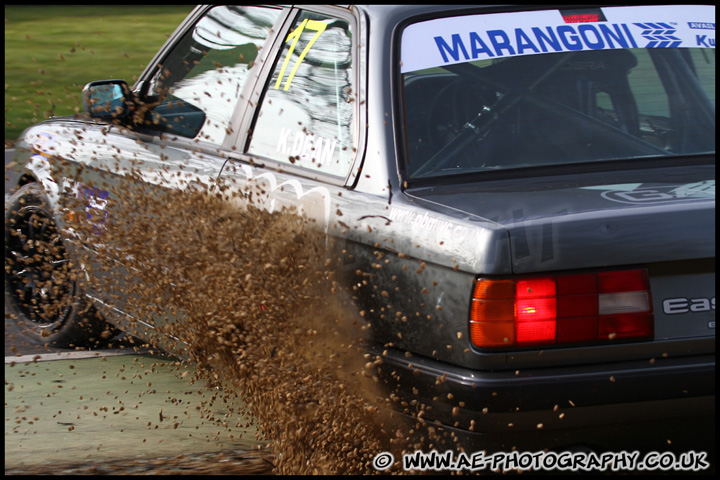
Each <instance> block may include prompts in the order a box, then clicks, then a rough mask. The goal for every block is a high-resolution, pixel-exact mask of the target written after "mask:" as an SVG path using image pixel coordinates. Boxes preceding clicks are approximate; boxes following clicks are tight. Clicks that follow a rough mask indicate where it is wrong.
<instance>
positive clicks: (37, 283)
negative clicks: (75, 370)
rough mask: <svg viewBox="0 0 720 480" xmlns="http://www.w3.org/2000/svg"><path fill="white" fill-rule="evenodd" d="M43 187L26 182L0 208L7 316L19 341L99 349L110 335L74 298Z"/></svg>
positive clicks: (68, 265)
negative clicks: (19, 338)
mask: <svg viewBox="0 0 720 480" xmlns="http://www.w3.org/2000/svg"><path fill="white" fill-rule="evenodd" d="M76 275H77V270H76V269H74V268H73V266H72V263H71V261H70V259H69V258H68V254H67V250H66V249H65V246H64V245H63V241H62V238H61V235H60V231H59V228H58V226H57V224H56V223H55V220H54V217H53V213H52V207H51V205H50V202H49V199H48V197H47V195H46V194H45V192H44V191H43V189H42V187H41V186H39V185H37V184H35V183H29V184H27V185H24V186H22V187H21V188H20V189H18V190H17V192H15V193H14V194H13V195H12V197H11V198H10V200H9V201H8V202H7V205H6V207H5V308H6V314H7V315H6V317H8V318H7V319H8V320H9V321H10V322H14V324H12V325H11V328H10V330H14V331H15V333H16V334H17V335H19V336H20V337H21V338H22V339H23V340H25V341H28V342H30V343H32V344H36V345H45V344H47V345H50V346H53V347H58V348H93V347H99V346H102V345H103V344H104V343H105V342H106V341H107V340H109V339H110V337H112V336H113V335H114V333H115V331H114V329H112V328H110V327H108V325H107V324H106V322H105V321H104V320H103V319H102V318H101V317H100V315H99V314H98V313H97V311H96V310H95V309H94V308H93V307H92V306H91V305H89V304H88V303H87V302H86V301H85V300H84V299H83V298H82V296H81V295H80V294H79V291H78V285H77V281H76Z"/></svg>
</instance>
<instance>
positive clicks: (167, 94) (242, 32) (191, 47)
mask: <svg viewBox="0 0 720 480" xmlns="http://www.w3.org/2000/svg"><path fill="white" fill-rule="evenodd" d="M280 12H281V10H279V9H273V8H265V7H256V6H250V7H237V6H227V7H226V6H219V7H214V8H212V9H211V10H209V11H208V12H207V13H206V14H205V15H204V16H203V17H202V18H201V19H200V20H199V21H198V22H197V24H196V25H195V26H194V27H193V28H192V29H191V30H189V31H188V32H187V33H186V34H185V36H184V37H183V38H182V39H180V41H179V42H178V43H177V44H176V45H175V46H174V47H173V49H172V51H171V52H170V53H169V55H168V56H167V57H166V58H165V59H164V60H163V62H162V64H161V65H160V66H159V68H158V70H157V72H156V73H155V75H154V76H153V78H152V79H151V80H150V84H149V88H148V91H147V98H146V103H148V104H150V105H151V106H152V107H153V108H152V110H151V111H150V112H149V114H148V115H149V116H148V117H146V125H147V127H149V128H150V129H152V130H156V131H157V130H159V131H162V132H168V133H173V134H176V135H180V136H183V137H189V138H198V139H199V140H203V141H206V142H211V143H215V144H221V143H222V142H223V140H224V138H225V135H226V134H227V133H228V132H227V131H228V128H229V124H230V119H231V117H232V114H233V111H234V109H235V105H236V104H237V101H238V99H239V97H240V93H241V92H242V89H243V86H244V84H245V80H246V79H247V77H248V73H249V71H250V69H251V68H252V66H253V64H254V62H255V59H256V57H257V56H258V52H259V51H260V49H261V48H262V47H263V46H264V44H265V40H266V39H267V38H268V36H269V35H270V34H271V31H272V28H273V25H274V24H275V22H276V20H277V19H278V17H279V15H280Z"/></svg>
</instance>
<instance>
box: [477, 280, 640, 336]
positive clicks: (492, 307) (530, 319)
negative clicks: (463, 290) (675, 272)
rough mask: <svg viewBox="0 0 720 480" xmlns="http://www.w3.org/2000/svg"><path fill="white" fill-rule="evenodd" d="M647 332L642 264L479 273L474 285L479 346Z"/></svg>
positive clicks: (630, 334)
mask: <svg viewBox="0 0 720 480" xmlns="http://www.w3.org/2000/svg"><path fill="white" fill-rule="evenodd" d="M652 336H653V313H652V302H651V297H650V286H649V282H648V275H647V271H646V270H644V269H635V270H623V271H614V272H597V273H583V274H567V275H562V274H560V275H549V276H533V277H525V278H515V279H488V278H479V279H478V280H477V283H476V284H475V288H474V291H473V299H472V307H471V311H470V338H471V340H472V343H473V344H474V345H475V346H477V347H480V348H502V347H505V348H507V347H525V346H543V345H556V344H574V343H598V342H600V343H602V342H607V341H611V340H614V339H630V338H631V339H649V338H652Z"/></svg>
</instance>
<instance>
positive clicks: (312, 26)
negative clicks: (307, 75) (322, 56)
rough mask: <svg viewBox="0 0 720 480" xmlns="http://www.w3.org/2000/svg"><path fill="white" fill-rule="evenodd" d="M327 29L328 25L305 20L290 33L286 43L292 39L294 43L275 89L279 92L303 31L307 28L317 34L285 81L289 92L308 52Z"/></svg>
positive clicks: (291, 45)
mask: <svg viewBox="0 0 720 480" xmlns="http://www.w3.org/2000/svg"><path fill="white" fill-rule="evenodd" d="M326 27H327V23H323V22H318V21H316V20H309V19H307V18H306V19H305V20H303V22H302V23H301V24H300V25H299V26H298V27H297V28H296V29H295V30H293V31H292V32H290V33H289V34H288V36H287V39H286V40H285V43H288V42H289V41H290V39H292V41H293V42H292V43H291V44H290V50H289V51H288V53H287V56H286V57H285V61H284V62H283V66H282V69H281V70H280V75H279V76H278V79H277V82H275V89H276V90H277V89H278V88H280V83H282V79H283V77H284V76H285V69H286V68H287V66H288V62H289V61H290V57H291V56H292V53H293V51H294V50H295V45H296V44H297V41H298V39H299V38H300V35H302V33H303V30H305V28H307V29H308V30H314V31H315V32H317V33H316V34H315V35H314V36H313V38H312V40H310V42H309V43H308V44H307V46H305V48H304V49H303V51H302V53H300V56H299V57H298V59H297V62H295V66H294V67H293V69H292V71H290V75H289V76H288V79H287V80H286V81H285V88H283V90H287V89H288V88H290V84H291V83H292V81H293V78H294V77H295V72H297V69H298V67H299V66H300V64H301V63H302V61H303V59H304V58H305V55H307V52H308V51H309V50H310V47H312V46H313V43H315V40H317V39H318V37H319V36H320V34H321V33H323V32H324V31H325V28H326Z"/></svg>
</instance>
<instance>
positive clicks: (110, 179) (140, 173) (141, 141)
mask: <svg viewBox="0 0 720 480" xmlns="http://www.w3.org/2000/svg"><path fill="white" fill-rule="evenodd" d="M286 14H287V10H286V9H282V8H279V7H261V6H246V7H240V6H214V7H207V8H204V9H198V10H196V12H195V13H194V17H193V18H191V19H190V20H189V21H187V22H186V24H185V25H186V26H185V28H184V29H182V30H180V31H178V32H177V33H176V34H175V35H174V37H173V38H172V39H171V40H170V41H169V43H168V44H167V45H166V47H165V48H164V49H163V50H162V51H161V54H159V55H158V57H157V58H156V59H155V60H154V62H153V63H152V64H151V65H150V66H149V67H148V69H146V71H145V73H144V74H143V76H142V77H141V79H140V81H139V82H138V83H137V85H136V89H135V92H134V98H133V105H132V107H131V112H130V118H127V119H124V123H125V125H124V127H129V128H123V127H116V126H112V127H109V128H107V127H104V128H103V129H102V131H101V132H97V131H94V130H92V129H87V130H86V131H85V133H84V134H83V136H84V139H83V141H82V142H79V143H78V145H77V147H76V148H77V151H76V152H75V155H74V156H75V157H76V158H80V159H87V161H84V163H81V164H80V168H79V169H77V170H76V171H75V172H74V173H73V174H70V175H66V177H72V178H73V184H72V189H70V190H72V191H73V192H74V194H75V196H76V197H77V198H78V199H79V201H80V202H81V205H80V208H84V209H85V211H86V212H88V215H92V217H93V218H90V217H88V218H90V222H91V224H92V228H91V229H90V230H88V231H87V232H85V233H86V234H87V235H90V236H93V235H102V233H103V232H104V231H105V230H107V231H110V232H112V235H113V237H114V238H113V239H112V241H109V242H105V241H104V239H102V238H101V237H99V238H93V239H91V241H90V242H86V244H89V245H92V246H93V248H94V249H96V250H97V249H100V250H101V251H102V249H103V247H104V246H105V247H108V248H112V249H115V250H114V251H108V250H105V251H102V253H103V255H100V256H96V258H98V257H99V258H103V259H106V258H113V259H114V260H116V261H118V262H119V264H118V265H111V266H108V265H104V266H100V268H93V269H92V277H93V278H92V281H90V282H88V286H87V289H86V293H87V294H88V295H90V296H92V297H93V299H94V300H95V302H96V303H98V304H101V305H105V306H106V308H105V313H106V314H113V315H112V316H113V320H115V321H116V322H117V323H120V324H122V325H123V326H127V322H128V321H129V322H130V323H131V324H134V327H135V328H140V329H141V330H143V332H142V333H143V335H146V336H147V335H148V333H147V332H148V331H151V330H152V329H155V328H157V327H159V326H160V325H162V324H165V323H167V321H168V320H171V319H172V318H174V317H175V313H174V312H171V311H167V309H161V308H155V307H153V306H150V304H153V303H156V304H158V305H159V304H161V303H163V301H164V299H162V298H145V297H146V296H145V292H147V291H149V290H151V289H149V288H144V286H143V285H144V284H145V283H147V282H153V281H155V280H156V278H157V277H156V278H148V276H147V272H146V273H145V274H144V275H141V274H140V273H138V269H134V268H133V265H134V263H133V262H138V261H140V259H142V258H144V255H145V254H148V253H150V252H154V251H155V250H157V249H158V248H159V247H158V245H161V244H162V242H161V241H159V237H161V236H163V235H169V232H168V231H166V230H164V229H163V228H162V226H161V224H160V223H159V222H157V220H158V219H161V218H164V217H165V218H166V217H168V215H174V213H170V214H168V212H172V209H173V208H175V206H173V205H172V202H173V197H172V196H171V193H170V192H177V191H186V190H188V189H195V190H199V191H206V190H208V189H209V188H210V186H211V185H212V184H213V183H214V182H215V180H216V179H217V177H218V175H219V174H220V171H221V170H222V167H223V165H224V163H225V162H226V161H227V153H228V152H227V151H226V148H227V145H228V139H232V138H234V136H235V134H236V128H237V123H238V119H239V116H240V115H242V113H243V112H244V111H245V107H246V104H247V102H246V100H245V99H246V98H247V97H248V93H247V92H249V91H250V90H252V88H253V86H254V83H255V81H256V79H257V74H258V72H259V71H260V68H261V66H262V64H263V62H264V60H265V58H266V57H267V56H268V54H269V48H267V47H268V45H272V43H273V40H274V38H275V37H274V35H275V33H274V32H277V31H278V30H279V29H280V26H281V25H282V23H283V21H284V18H285V16H286ZM84 167H90V168H84ZM106 227H107V228H106ZM176 241H179V242H185V241H187V243H188V245H191V246H194V247H195V248H200V247H201V240H199V241H198V239H196V238H186V239H177V240H176ZM155 253H157V252H155ZM114 254H117V255H114ZM133 272H134V273H133ZM158 277H160V275H158ZM120 282H122V285H121V284H119V283H120ZM110 292H112V293H110ZM119 292H121V293H119ZM154 311H156V312H157V313H158V315H150V313H153V312H154ZM115 314H120V315H115ZM148 329H150V330H148Z"/></svg>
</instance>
